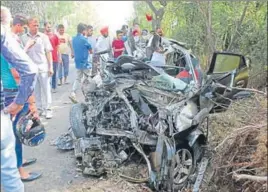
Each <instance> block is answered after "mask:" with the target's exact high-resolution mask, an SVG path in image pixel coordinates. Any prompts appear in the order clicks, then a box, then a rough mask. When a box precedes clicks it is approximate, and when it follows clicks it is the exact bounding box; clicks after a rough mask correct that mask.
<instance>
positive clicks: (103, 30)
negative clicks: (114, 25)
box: [100, 26, 109, 35]
mask: <svg viewBox="0 0 268 192" xmlns="http://www.w3.org/2000/svg"><path fill="white" fill-rule="evenodd" d="M108 31H109V27H108V26H105V27H103V28H101V30H100V33H101V34H102V35H103V34H105V33H108Z"/></svg>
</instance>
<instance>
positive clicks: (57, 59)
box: [44, 22, 61, 93]
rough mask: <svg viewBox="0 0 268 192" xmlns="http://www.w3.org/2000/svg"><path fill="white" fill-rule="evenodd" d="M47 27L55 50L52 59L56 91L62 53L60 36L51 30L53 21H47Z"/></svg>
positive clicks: (46, 31)
mask: <svg viewBox="0 0 268 192" xmlns="http://www.w3.org/2000/svg"><path fill="white" fill-rule="evenodd" d="M44 27H45V34H46V35H47V36H48V38H49V41H50V43H51V45H52V48H53V51H52V60H53V72H54V73H53V75H52V83H51V85H52V92H53V93H55V92H56V87H57V69H58V65H59V63H61V55H60V53H59V52H58V47H59V44H60V41H59V38H58V36H57V35H55V34H54V33H52V31H51V23H50V22H45V24H44Z"/></svg>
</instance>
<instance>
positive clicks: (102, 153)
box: [70, 40, 248, 192]
mask: <svg viewBox="0 0 268 192" xmlns="http://www.w3.org/2000/svg"><path fill="white" fill-rule="evenodd" d="M170 45H171V47H172V51H170V53H169V54H168V55H167V64H168V65H165V66H153V65H151V64H150V62H143V61H141V60H140V59H137V58H135V57H132V56H121V57H119V58H118V60H117V61H116V62H115V61H106V66H105V70H104V72H105V77H104V78H103V80H102V83H101V84H98V83H96V82H95V81H93V80H92V79H89V80H87V81H85V82H84V84H83V87H82V90H83V94H84V97H85V101H84V102H82V103H78V104H74V105H73V106H72V107H71V110H70V124H71V129H72V132H73V134H74V137H75V141H74V150H75V156H76V158H77V159H79V160H80V162H81V165H82V169H83V174H85V175H93V176H101V175H103V174H105V172H106V171H107V169H109V168H111V167H115V166H120V165H121V164H122V163H124V162H126V161H131V160H133V159H132V157H133V154H134V155H140V156H141V157H143V159H144V162H145V163H146V164H147V167H148V177H147V178H145V181H147V182H148V183H149V185H150V186H151V187H152V188H154V189H155V190H157V191H169V192H173V191H176V192H177V191H180V190H181V189H183V188H185V187H189V186H190V187H191V188H192V189H193V191H198V189H199V186H200V184H201V181H202V177H203V174H204V172H205V169H206V165H207V163H208V158H209V157H208V156H206V155H205V152H206V146H207V143H208V129H209V127H208V120H209V114H211V113H215V112H220V111H222V110H219V109H226V108H228V105H230V102H228V101H229V98H231V95H234V94H235V93H236V91H235V89H234V87H235V86H236V85H237V84H239V85H241V84H242V83H241V81H243V83H244V84H247V79H248V76H247V75H243V74H242V73H245V71H246V70H247V65H246V63H245V58H244V56H242V55H240V54H233V53H221V52H217V53H214V55H213V58H212V61H211V64H210V67H209V70H208V71H207V72H206V73H203V72H202V71H201V69H200V66H199V63H198V60H197V58H196V57H195V56H194V55H192V54H191V53H190V52H189V50H187V49H186V48H185V47H184V46H183V45H181V44H180V43H178V42H176V41H174V40H170ZM196 70H198V72H196ZM183 71H184V72H185V71H186V72H188V73H189V74H190V75H189V78H187V80H185V79H183V78H182V79H180V78H179V77H180V76H178V74H180V73H181V72H183ZM241 74H242V75H241ZM243 86H245V85H243ZM224 98H226V99H224ZM132 182H135V178H132Z"/></svg>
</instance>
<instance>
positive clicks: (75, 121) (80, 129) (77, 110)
mask: <svg viewBox="0 0 268 192" xmlns="http://www.w3.org/2000/svg"><path fill="white" fill-rule="evenodd" d="M85 110H86V105H85V104H83V103H77V104H74V105H73V106H72V107H71V110H70V124H71V127H72V131H73V134H74V136H75V137H76V138H77V139H79V138H82V137H85V136H86V126H85V123H84V117H83V113H84V111H85Z"/></svg>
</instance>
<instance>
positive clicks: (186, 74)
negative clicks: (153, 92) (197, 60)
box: [176, 69, 199, 79]
mask: <svg viewBox="0 0 268 192" xmlns="http://www.w3.org/2000/svg"><path fill="white" fill-rule="evenodd" d="M194 73H195V76H196V78H197V79H199V74H198V71H197V70H196V69H194ZM191 77H192V75H191V74H190V73H189V72H188V71H186V70H183V71H181V72H180V73H179V74H178V75H177V76H176V78H178V79H183V78H191Z"/></svg>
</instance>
